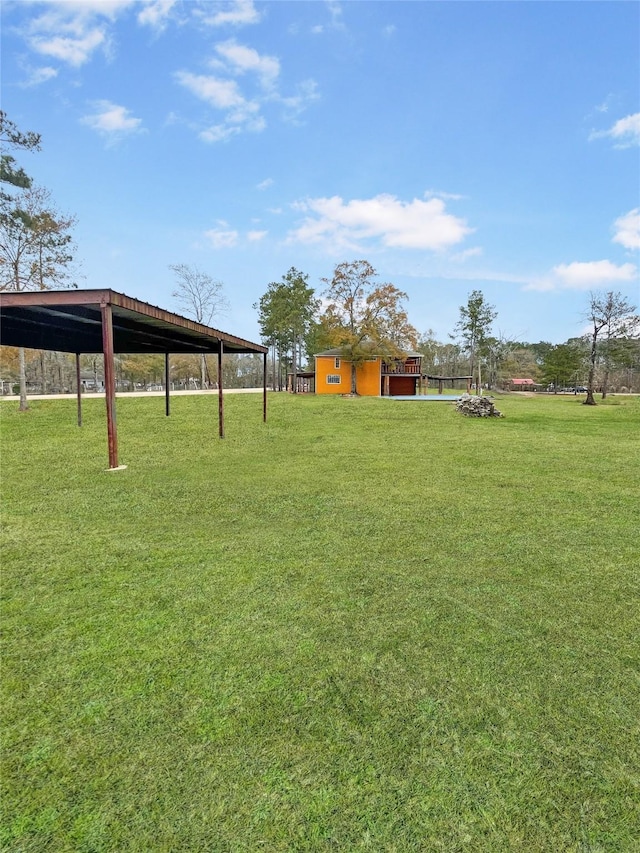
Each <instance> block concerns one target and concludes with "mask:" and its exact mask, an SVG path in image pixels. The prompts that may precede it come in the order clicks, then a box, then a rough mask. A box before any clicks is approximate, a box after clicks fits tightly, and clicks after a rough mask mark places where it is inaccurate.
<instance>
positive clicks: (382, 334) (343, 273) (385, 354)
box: [322, 260, 418, 394]
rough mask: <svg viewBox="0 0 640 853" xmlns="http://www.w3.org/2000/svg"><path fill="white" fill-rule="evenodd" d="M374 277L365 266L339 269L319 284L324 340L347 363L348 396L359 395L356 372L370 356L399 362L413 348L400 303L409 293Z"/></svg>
mask: <svg viewBox="0 0 640 853" xmlns="http://www.w3.org/2000/svg"><path fill="white" fill-rule="evenodd" d="M376 276H377V272H376V271H375V269H374V268H373V267H372V266H371V264H370V263H369V262H368V261H365V260H359V261H345V262H343V263H341V264H338V265H337V266H336V268H335V270H334V273H333V278H331V279H326V278H324V279H322V281H323V282H324V283H325V284H326V286H327V289H326V291H325V293H324V296H325V298H326V300H327V301H328V305H327V308H326V310H325V312H324V315H323V322H324V324H325V328H326V330H327V336H328V338H329V340H330V341H331V343H332V345H333V346H336V347H340V349H341V350H342V353H343V356H344V358H345V359H346V360H348V361H349V362H350V363H351V393H352V394H357V393H358V391H357V386H356V376H357V368H358V366H359V365H361V364H363V363H364V362H365V361H366V360H367V359H369V358H371V356H372V354H373V355H377V356H381V357H382V358H386V359H393V358H399V357H401V356H402V353H403V350H404V349H406V348H408V347H411V348H415V347H416V346H417V341H418V333H417V331H416V329H415V328H414V327H413V326H412V325H411V323H409V319H408V316H407V312H406V311H405V309H404V305H403V301H404V300H405V299H407V298H408V297H407V294H406V293H404V292H403V291H402V290H399V289H398V288H397V287H396V286H395V285H393V284H389V283H385V284H378V283H377V282H376V280H375V279H376Z"/></svg>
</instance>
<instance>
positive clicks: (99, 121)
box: [80, 101, 144, 143]
mask: <svg viewBox="0 0 640 853" xmlns="http://www.w3.org/2000/svg"><path fill="white" fill-rule="evenodd" d="M93 109H94V112H92V113H90V114H89V115H86V116H84V118H82V119H80V121H81V123H82V124H85V125H87V127H90V128H91V129H92V130H95V131H96V133H99V134H100V135H101V136H103V137H105V138H107V139H108V140H109V141H110V142H112V143H114V142H118V141H119V140H120V139H122V138H123V137H124V136H129V135H130V134H134V133H142V132H144V128H143V127H142V119H139V118H135V117H134V116H132V115H131V113H130V110H128V109H127V108H126V107H122V106H119V105H118V104H112V103H111V101H95V102H94V104H93Z"/></svg>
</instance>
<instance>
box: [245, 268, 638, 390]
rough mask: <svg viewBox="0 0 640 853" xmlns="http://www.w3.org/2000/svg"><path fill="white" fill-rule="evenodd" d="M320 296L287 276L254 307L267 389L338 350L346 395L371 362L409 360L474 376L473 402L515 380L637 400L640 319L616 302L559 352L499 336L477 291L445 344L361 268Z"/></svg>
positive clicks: (593, 310) (302, 278)
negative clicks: (347, 377)
mask: <svg viewBox="0 0 640 853" xmlns="http://www.w3.org/2000/svg"><path fill="white" fill-rule="evenodd" d="M321 281H322V283H323V285H324V289H323V290H322V291H321V292H320V295H319V297H318V296H317V295H316V293H315V291H314V289H313V288H312V287H311V286H310V285H309V277H308V275H306V274H304V273H302V272H300V271H299V270H297V269H296V268H295V267H292V268H291V269H290V270H289V271H288V272H287V273H286V274H285V275H284V276H283V277H282V280H281V281H280V282H271V283H270V284H269V285H268V287H267V291H266V292H265V294H264V295H263V296H262V297H261V299H260V300H259V302H258V303H256V305H255V306H254V307H255V308H256V310H257V311H258V317H259V325H260V331H261V335H262V340H263V343H265V344H266V345H267V346H269V348H270V365H271V367H270V379H271V383H272V387H274V388H279V389H282V388H283V387H285V381H286V376H287V374H289V375H290V376H292V378H293V382H292V383H291V386H292V390H293V391H294V392H295V391H296V389H297V387H298V386H297V383H296V381H295V378H296V374H297V372H298V371H299V370H304V369H305V368H306V369H307V370H313V356H314V354H316V353H318V352H322V351H323V350H327V349H332V348H336V349H339V350H340V352H341V354H342V356H343V357H344V358H345V360H348V361H349V362H350V363H351V365H352V388H351V390H352V393H356V386H355V374H356V369H357V366H358V365H359V364H361V363H362V362H363V361H365V360H366V359H367V358H370V357H371V356H372V354H375V355H379V356H382V357H383V358H384V359H385V360H393V359H397V358H400V357H401V356H402V355H403V354H406V353H407V352H409V351H414V352H418V353H420V354H421V355H422V370H423V373H425V374H427V375H438V376H471V377H472V384H473V386H474V388H475V389H476V391H477V392H478V393H480V394H481V393H482V390H483V388H486V389H506V390H508V389H509V388H510V380H511V379H512V378H516V377H517V378H526V379H531V380H532V382H533V383H534V384H535V386H536V387H538V388H543V389H547V390H549V391H554V392H555V393H558V392H560V391H562V390H564V389H574V390H575V389H577V388H578V387H584V388H586V393H587V398H586V400H585V402H586V403H587V404H590V405H592V404H594V403H595V400H594V396H593V395H594V393H595V391H596V390H598V391H600V392H601V393H602V396H603V397H606V395H607V393H608V392H609V391H640V339H639V334H640V320H639V318H638V315H637V314H636V313H635V311H636V308H635V306H634V305H632V304H631V303H630V302H629V301H628V300H627V299H626V298H625V297H623V296H622V295H621V294H620V293H617V292H613V291H608V292H606V293H600V292H593V293H591V294H590V296H589V302H588V305H587V307H586V309H585V314H584V317H583V319H585V321H588V323H589V324H590V327H591V331H590V333H589V334H586V335H584V336H582V337H577V338H572V339H569V340H568V341H566V342H565V343H562V344H555V345H554V344H551V343H549V342H546V341H539V342H537V343H530V342H526V341H517V340H513V339H509V338H507V337H505V336H504V335H495V334H494V332H493V324H494V321H495V320H496V318H497V316H498V312H497V311H496V309H495V306H493V305H491V304H490V303H489V302H487V300H486V299H485V297H484V294H483V293H482V291H480V290H474V291H472V292H471V293H470V294H469V297H468V299H467V302H466V303H465V304H464V305H461V306H459V320H458V322H457V323H456V325H455V327H454V329H453V330H452V332H451V334H450V335H449V339H448V340H447V341H445V342H442V341H438V340H437V339H436V338H435V336H434V333H433V331H432V330H427V331H426V332H424V333H422V334H419V333H418V331H417V330H416V328H415V326H413V325H412V324H411V323H410V321H409V317H408V313H407V310H406V308H405V302H406V300H407V299H408V297H407V294H406V293H404V292H403V291H401V290H399V289H398V288H397V287H395V286H394V285H393V284H391V283H389V282H385V283H379V282H378V280H377V273H376V270H375V269H374V268H373V266H372V265H371V264H370V263H369V262H368V261H366V260H356V261H345V262H342V263H340V264H338V265H337V266H336V267H335V269H334V273H333V276H332V278H330V279H329V278H323V279H321Z"/></svg>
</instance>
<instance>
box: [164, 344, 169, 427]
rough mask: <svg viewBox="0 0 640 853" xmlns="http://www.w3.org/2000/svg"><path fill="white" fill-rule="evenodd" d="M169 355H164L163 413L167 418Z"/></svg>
mask: <svg viewBox="0 0 640 853" xmlns="http://www.w3.org/2000/svg"><path fill="white" fill-rule="evenodd" d="M169 379H170V373H169V353H168V352H166V353H165V354H164V400H165V404H164V413H165V415H166V416H167V417H169Z"/></svg>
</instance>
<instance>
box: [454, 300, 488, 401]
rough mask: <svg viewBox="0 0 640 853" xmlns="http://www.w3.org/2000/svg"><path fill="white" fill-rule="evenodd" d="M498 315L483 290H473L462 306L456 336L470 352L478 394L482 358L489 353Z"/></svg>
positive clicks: (480, 390) (480, 389) (479, 390)
mask: <svg viewBox="0 0 640 853" xmlns="http://www.w3.org/2000/svg"><path fill="white" fill-rule="evenodd" d="M497 316H498V314H497V311H496V310H495V308H494V306H493V305H490V304H489V303H488V302H486V301H485V298H484V295H483V293H482V291H481V290H474V291H472V292H471V294H470V295H469V298H468V300H467V304H466V305H461V306H460V319H459V320H458V322H457V324H456V327H455V333H454V337H458V339H459V340H460V341H461V342H462V345H463V347H464V349H465V350H466V352H467V353H468V354H469V365H470V373H471V375H472V376H475V377H476V393H478V394H482V358H483V356H484V355H486V354H487V349H488V341H489V338H490V337H491V326H492V324H493V321H494V320H495V318H496V317H497Z"/></svg>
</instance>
